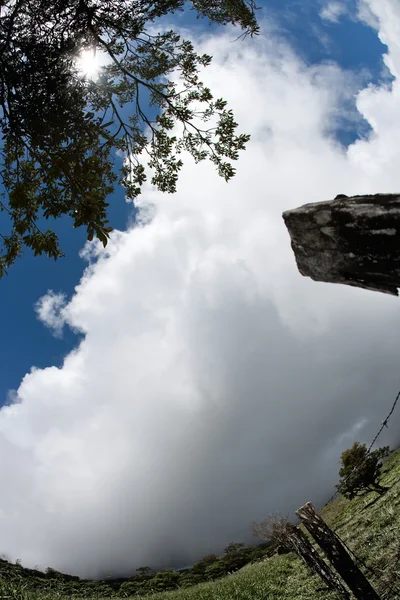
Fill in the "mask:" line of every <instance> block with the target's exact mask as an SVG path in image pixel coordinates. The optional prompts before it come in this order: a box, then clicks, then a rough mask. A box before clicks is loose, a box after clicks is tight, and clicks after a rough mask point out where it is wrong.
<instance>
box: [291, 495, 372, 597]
mask: <svg viewBox="0 0 400 600" xmlns="http://www.w3.org/2000/svg"><path fill="white" fill-rule="evenodd" d="M296 515H297V516H298V517H299V518H300V519H301V521H302V523H303V524H304V527H306V529H307V530H308V531H309V532H310V533H311V535H312V537H313V538H314V540H315V541H316V542H317V544H318V545H319V546H320V547H321V549H322V550H323V551H324V552H325V554H326V556H327V558H328V560H329V561H330V562H331V564H332V565H333V566H334V567H335V569H336V571H337V572H338V573H339V575H340V576H341V578H342V579H343V581H344V582H345V583H346V585H347V586H348V587H349V589H350V590H351V591H352V592H353V594H354V596H355V597H356V598H357V600H380V598H379V596H378V594H377V593H376V591H375V590H374V588H373V587H372V585H371V584H370V583H369V581H368V579H367V578H366V577H365V575H364V574H363V573H362V571H361V570H360V569H359V568H358V566H357V565H356V564H355V562H354V561H353V559H352V558H351V556H350V554H349V553H348V552H347V550H346V548H345V547H344V546H343V544H342V543H341V541H340V540H339V538H338V537H337V536H336V535H335V533H334V532H333V531H332V530H331V529H330V528H329V527H328V525H327V524H326V523H325V521H324V520H323V519H322V518H321V517H320V515H319V514H318V513H317V511H316V510H315V508H314V506H313V505H312V503H311V502H307V504H305V505H304V506H302V507H301V508H299V510H297V511H296Z"/></svg>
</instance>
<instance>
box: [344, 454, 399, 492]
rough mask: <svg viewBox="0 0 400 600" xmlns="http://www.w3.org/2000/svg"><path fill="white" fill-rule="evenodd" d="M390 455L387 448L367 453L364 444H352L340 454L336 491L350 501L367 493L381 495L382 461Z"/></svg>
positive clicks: (382, 490)
mask: <svg viewBox="0 0 400 600" xmlns="http://www.w3.org/2000/svg"><path fill="white" fill-rule="evenodd" d="M389 453H390V448H389V446H385V447H383V448H378V449H377V450H373V451H372V452H368V450H367V447H366V445H365V444H361V443H360V442H354V444H353V445H352V447H351V448H349V449H348V450H345V451H344V452H342V455H341V467H340V471H339V475H340V481H339V483H338V485H337V486H336V487H337V489H338V491H339V492H340V493H341V494H342V495H343V496H345V497H346V498H349V499H350V500H351V499H352V498H354V497H355V496H357V495H359V494H364V493H366V492H369V491H374V492H378V493H379V494H382V493H383V492H385V491H386V488H385V487H383V486H381V485H380V484H379V476H380V473H381V469H382V460H383V459H384V458H385V457H387V456H388V455H389Z"/></svg>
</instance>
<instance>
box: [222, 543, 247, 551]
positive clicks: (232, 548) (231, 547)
mask: <svg viewBox="0 0 400 600" xmlns="http://www.w3.org/2000/svg"><path fill="white" fill-rule="evenodd" d="M244 547H245V545H244V544H243V543H242V542H231V543H230V544H228V546H227V547H226V548H225V550H224V554H236V553H237V552H240V551H241V550H242V549H243V548H244Z"/></svg>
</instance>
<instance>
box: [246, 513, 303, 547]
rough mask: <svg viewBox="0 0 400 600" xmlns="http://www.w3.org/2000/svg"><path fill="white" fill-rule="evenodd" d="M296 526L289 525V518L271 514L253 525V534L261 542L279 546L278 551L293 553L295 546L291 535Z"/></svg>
mask: <svg viewBox="0 0 400 600" xmlns="http://www.w3.org/2000/svg"><path fill="white" fill-rule="evenodd" d="M293 529H295V526H294V525H293V524H292V523H289V521H288V518H287V517H284V516H282V515H280V514H271V515H269V516H268V517H267V518H266V519H264V520H263V521H260V522H257V523H253V524H252V526H251V532H252V534H253V535H254V537H256V538H258V539H259V540H267V541H268V542H271V544H274V545H276V546H277V548H278V551H281V552H282V551H283V552H291V551H292V550H293V546H292V544H291V541H290V534H291V533H292V531H293Z"/></svg>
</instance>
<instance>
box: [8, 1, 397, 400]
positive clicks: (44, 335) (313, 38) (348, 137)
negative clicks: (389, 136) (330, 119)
mask: <svg viewBox="0 0 400 600" xmlns="http://www.w3.org/2000/svg"><path fill="white" fill-rule="evenodd" d="M259 6H260V7H261V10H260V13H259V14H260V16H261V15H265V16H266V18H268V15H269V14H271V15H272V16H273V18H274V20H275V21H276V22H277V23H278V24H279V26H280V28H282V30H283V31H284V36H285V37H286V39H288V40H289V42H290V44H291V45H292V46H293V48H295V50H296V52H297V53H298V54H299V55H300V56H301V57H302V58H303V60H304V61H305V62H306V63H307V64H308V65H311V64H319V63H321V62H326V61H335V62H337V63H338V64H339V65H340V66H341V67H342V68H344V69H351V70H354V71H357V72H361V71H364V72H365V78H366V79H367V80H368V81H370V82H372V83H375V84H379V82H380V81H381V80H382V78H383V77H385V76H386V77H387V74H386V73H385V69H384V65H383V61H382V55H383V53H384V52H385V51H386V46H384V45H383V44H382V43H381V42H380V41H379V39H378V37H377V34H376V31H374V30H373V29H371V28H370V27H368V26H366V25H364V24H363V23H360V22H359V21H356V20H354V18H353V17H352V16H351V12H353V13H354V3H353V2H350V3H348V6H349V8H350V14H348V15H345V16H343V17H342V18H341V19H340V22H339V23H332V22H327V21H324V20H322V19H321V17H320V16H319V10H320V7H319V6H318V3H316V2H313V1H309V2H307V1H305V0H299V1H293V0H284V1H282V0H272V1H271V2H262V1H260V2H259ZM265 8H266V9H267V11H268V12H267V11H266V10H264V9H265ZM177 21H178V22H179V23H182V24H183V25H184V26H186V27H188V28H193V27H194V28H195V29H197V28H200V29H201V30H208V29H209V27H208V26H207V24H206V23H204V22H201V21H198V20H197V19H195V18H194V16H192V15H190V13H189V15H188V14H187V13H186V16H179V17H178V18H177ZM236 43H240V42H236ZM228 100H229V98H228ZM367 132H368V128H367V127H365V128H364V129H363V128H361V131H360V128H358V130H355V129H354V127H350V128H349V126H348V125H345V126H343V127H342V128H341V129H339V130H338V131H336V136H337V139H338V140H339V141H340V142H341V143H343V144H349V143H351V142H353V141H354V139H356V138H357V136H359V135H360V133H361V134H362V135H366V133H367ZM109 215H110V222H111V224H112V225H113V227H115V228H117V229H125V227H126V225H127V222H128V219H129V218H131V217H132V207H131V206H130V205H127V204H126V203H125V201H124V193H123V190H122V189H121V188H120V189H117V190H116V192H115V193H114V194H113V197H112V198H111V201H110V213H109ZM57 229H58V230H59V231H60V239H61V244H62V248H63V249H64V250H65V253H66V257H65V258H63V259H60V260H58V261H57V262H56V263H55V262H54V261H52V260H48V259H45V258H37V257H36V258H34V257H33V256H31V255H30V253H29V252H26V254H25V256H24V257H23V259H22V260H19V261H18V262H17V263H16V265H15V266H14V267H13V268H12V269H11V270H10V273H9V275H8V277H5V278H4V279H3V280H2V281H1V284H0V285H1V287H2V290H1V296H0V328H1V331H2V339H3V344H2V349H1V360H0V386H1V388H0V389H1V395H0V398H2V401H3V402H4V401H5V399H6V397H7V391H8V390H10V389H15V388H16V387H17V386H18V385H19V383H20V381H21V378H22V377H23V375H24V374H25V373H27V372H28V371H29V369H30V368H31V367H32V366H36V367H45V366H47V365H60V364H61V363H62V360H63V357H64V356H65V354H66V353H67V352H68V351H69V350H70V349H71V348H72V347H73V346H74V345H75V344H76V337H75V335H74V334H73V333H72V332H71V331H69V330H68V331H65V333H64V335H63V338H62V339H56V338H54V337H53V336H52V334H51V332H50V331H48V330H47V329H46V328H45V327H44V326H43V325H42V324H41V323H40V322H39V321H38V320H37V319H36V316H35V312H34V309H33V307H34V304H35V302H36V301H37V300H38V299H39V298H40V297H41V296H42V295H43V294H45V293H46V292H47V290H48V289H52V290H53V291H54V292H59V291H62V292H64V293H65V294H66V295H67V296H70V295H71V294H72V293H73V290H74V286H75V285H76V284H77V283H78V281H79V279H80V276H81V274H82V270H83V268H84V266H85V263H84V261H83V260H82V259H80V258H79V256H78V253H79V250H80V249H81V248H82V246H83V244H84V241H85V235H84V231H74V230H72V228H71V227H70V221H69V220H65V221H64V222H62V223H60V224H59V225H58V227H57Z"/></svg>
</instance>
